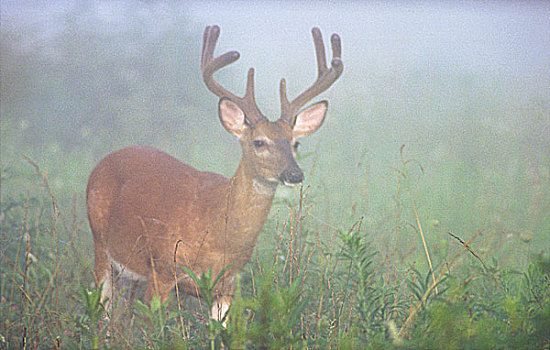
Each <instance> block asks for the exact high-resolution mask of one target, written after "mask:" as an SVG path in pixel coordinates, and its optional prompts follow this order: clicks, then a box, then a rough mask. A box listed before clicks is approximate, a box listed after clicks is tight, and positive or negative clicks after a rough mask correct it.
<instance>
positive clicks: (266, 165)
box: [201, 26, 344, 186]
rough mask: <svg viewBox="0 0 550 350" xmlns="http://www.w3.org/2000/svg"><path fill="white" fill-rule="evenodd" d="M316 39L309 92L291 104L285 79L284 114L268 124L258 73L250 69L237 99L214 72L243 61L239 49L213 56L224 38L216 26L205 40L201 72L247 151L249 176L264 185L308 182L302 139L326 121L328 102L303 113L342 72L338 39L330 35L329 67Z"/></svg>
mask: <svg viewBox="0 0 550 350" xmlns="http://www.w3.org/2000/svg"><path fill="white" fill-rule="evenodd" d="M312 33H313V41H314V44H315V51H316V55H317V69H318V77H317V80H316V81H315V82H314V83H313V85H311V86H310V87H309V88H308V89H306V90H305V91H304V92H302V93H301V94H300V95H298V96H297V97H296V98H295V99H294V100H292V101H289V100H288V99H287V96H286V81H285V79H281V83H280V95H281V116H280V118H279V119H277V120H276V121H269V119H268V118H266V117H265V116H264V115H263V114H262V112H261V111H260V109H259V108H258V106H257V104H256V101H255V99H254V69H253V68H250V70H249V71H248V79H247V83H246V93H245V95H244V96H243V97H238V96H236V95H235V94H233V93H232V92H230V91H228V90H227V89H225V88H224V87H222V86H221V85H220V84H219V83H218V82H216V81H215V80H214V78H213V74H214V72H216V71H217V70H219V69H221V68H222V67H225V66H227V65H229V64H231V63H233V62H235V61H236V60H237V59H238V58H239V53H238V52H237V51H230V52H226V53H225V54H222V55H220V56H218V57H215V58H214V49H215V47H216V43H217V40H218V38H219V35H220V28H219V27H218V26H211V27H207V28H206V29H205V31H204V36H203V51H202V60H201V69H202V74H203V79H204V82H205V84H206V86H207V87H208V89H210V91H212V92H213V93H214V94H216V95H217V96H219V97H220V102H219V117H220V121H221V123H222V125H223V126H224V128H225V129H226V130H227V131H228V132H229V133H231V134H233V135H235V136H236V137H237V138H238V139H239V141H240V144H241V147H242V151H243V159H242V162H243V164H244V165H245V168H246V171H247V172H248V174H247V175H248V176H250V177H252V178H253V179H254V180H256V181H259V182H261V183H263V184H265V185H270V186H276V185H277V184H279V183H282V184H285V185H288V186H293V185H296V184H299V183H301V182H302V181H303V179H304V174H303V172H302V170H301V169H300V167H299V166H298V164H297V163H296V158H295V157H296V150H297V148H298V145H299V142H298V139H300V138H301V137H304V136H308V135H311V134H313V133H314V132H316V131H317V130H318V129H319V128H320V127H321V125H322V124H323V121H324V119H325V115H326V112H327V107H328V102H327V101H320V102H317V103H314V104H312V105H310V106H309V107H307V108H304V109H303V110H300V109H301V108H302V107H303V106H304V105H305V104H306V103H307V102H309V101H310V100H311V99H313V98H314V97H316V96H317V95H319V94H320V93H322V92H323V91H325V90H326V89H328V88H329V87H330V86H331V85H332V84H333V83H334V82H335V81H336V79H338V77H339V76H340V75H341V74H342V71H343V68H344V66H343V63H342V61H341V44H340V37H339V36H338V35H336V34H333V35H332V37H331V42H332V53H333V58H332V62H331V67H330V69H329V68H327V64H326V56H325V48H324V44H323V39H322V36H321V32H320V30H319V29H318V28H313V30H312Z"/></svg>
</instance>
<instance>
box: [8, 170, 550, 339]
mask: <svg viewBox="0 0 550 350" xmlns="http://www.w3.org/2000/svg"><path fill="white" fill-rule="evenodd" d="M27 166H28V170H32V171H34V172H35V175H34V176H30V177H29V182H28V186H29V188H37V187H40V188H41V190H40V191H37V194H36V195H34V196H31V195H30V190H29V191H27V194H26V196H22V197H19V198H15V197H8V198H6V199H4V200H3V201H2V212H1V219H2V241H3V242H5V244H4V245H3V246H4V247H5V248H3V250H2V265H1V266H2V282H1V285H0V287H1V288H0V290H1V292H0V294H1V297H2V300H1V303H0V316H1V318H2V320H3V321H2V323H1V325H0V335H1V338H0V341H1V342H0V344H1V345H2V347H3V348H14V347H27V348H38V347H48V348H67V347H69V348H136V347H138V348H213V349H214V348H219V347H221V346H222V344H223V345H224V346H225V347H227V348H234V349H240V348H250V349H253V348H293V349H300V348H331V347H332V348H394V347H397V348H400V347H405V348H439V347H441V346H442V344H445V347H446V348H456V349H458V348H472V349H474V348H510V349H512V348H517V347H522V348H532V349H540V348H544V347H545V346H546V347H547V346H548V345H549V344H550V343H549V341H550V337H549V334H548V329H550V327H549V320H550V307H549V305H550V261H549V259H548V255H547V253H543V254H540V255H539V254H531V255H530V256H529V257H527V258H526V259H525V262H524V263H521V264H519V265H518V264H516V263H513V264H509V263H507V262H506V261H504V262H503V261H502V260H505V259H502V260H501V259H499V258H498V256H503V253H504V252H506V251H509V250H510V249H515V248H516V247H521V245H524V246H525V247H529V246H530V244H531V242H532V241H531V240H530V239H529V237H525V236H519V235H518V236H517V237H516V236H513V235H512V237H509V238H508V239H515V240H517V241H518V242H517V243H515V244H510V243H511V242H510V241H509V240H508V241H502V240H501V239H498V238H497V237H496V236H497V235H498V233H494V232H493V233H491V232H482V231H478V232H475V233H470V234H468V233H456V232H455V233H450V232H449V233H448V234H446V235H445V236H446V238H442V237H439V239H440V240H444V241H445V242H446V243H445V244H446V247H445V249H434V248H433V247H434V244H432V241H433V240H434V238H435V236H433V235H432V236H427V237H425V242H426V245H427V247H428V248H429V250H430V252H431V255H432V260H433V270H432V269H431V268H430V267H429V264H427V263H423V262H422V261H425V260H426V256H425V255H424V257H423V256H422V255H423V254H422V252H423V249H417V250H415V249H413V250H407V249H402V247H401V246H397V245H392V244H387V245H380V244H373V239H378V237H377V236H376V235H373V234H372V232H369V230H370V229H368V228H367V227H366V226H367V225H365V217H363V216H359V217H357V218H356V219H354V220H349V221H343V222H342V224H343V226H348V228H347V229H345V230H342V229H339V228H336V227H330V226H326V225H323V224H322V223H319V220H318V218H317V217H311V216H310V212H312V211H313V209H314V208H315V207H316V206H318V205H320V204H319V201H320V200H321V197H316V195H315V193H314V191H312V190H311V188H310V187H307V186H303V187H302V188H300V189H299V190H298V191H297V192H295V193H294V194H295V197H290V198H289V197H285V198H281V199H279V200H278V202H277V203H276V206H275V208H274V215H272V216H271V219H270V222H269V223H268V224H267V225H266V229H265V230H264V232H263V239H262V241H261V242H260V243H259V245H258V247H257V249H256V253H255V254H254V256H253V258H252V260H251V262H250V263H249V264H248V265H247V267H246V268H245V270H244V271H243V272H242V274H241V275H240V277H239V282H238V287H237V291H236V295H235V296H234V303H233V306H232V308H231V310H230V312H229V315H228V326H227V328H224V327H223V326H222V325H221V323H218V322H217V321H214V320H211V319H209V315H208V310H210V307H211V304H212V300H211V299H208V298H206V299H203V300H199V301H198V302H197V300H195V299H193V298H189V297H186V296H180V300H178V301H177V305H176V300H174V299H175V298H171V299H169V301H168V302H167V303H166V304H162V303H161V302H160V301H159V300H154V301H153V302H152V303H151V305H145V304H143V303H141V302H140V301H139V298H138V300H133V299H132V300H131V301H129V303H130V304H128V301H124V300H123V299H121V300H118V301H115V302H114V303H113V305H114V306H113V308H114V309H115V311H116V312H114V313H113V315H112V317H111V318H110V319H109V320H107V319H104V318H103V317H102V316H101V315H102V313H103V309H102V305H101V304H100V303H99V299H98V296H99V290H98V287H97V286H94V285H93V282H92V281H93V278H92V266H91V265H92V264H91V261H92V245H91V242H90V239H89V235H90V233H89V229H88V227H87V226H86V225H85V220H84V218H83V217H82V211H81V210H78V209H77V208H74V207H72V206H76V205H77V204H75V203H72V204H71V203H70V202H69V203H63V204H60V203H59V202H58V201H57V199H56V195H55V191H53V190H52V189H51V187H50V185H49V182H48V177H47V175H46V174H45V173H43V172H42V170H41V169H40V168H39V167H38V166H37V165H36V164H35V163H34V162H33V161H31V160H27ZM416 168H417V166H415V165H414V164H413V163H412V162H402V163H401V164H400V165H399V167H398V169H397V170H398V171H396V174H397V176H398V178H401V179H402V180H403V178H404V177H405V176H408V175H407V174H410V172H411V171H413V169H416ZM9 181H10V178H9V177H6V178H5V180H4V182H3V184H4V185H5V184H6V183H9ZM407 181H419V180H413V179H412V178H408V179H407ZM398 184H400V185H399V186H398V189H397V193H398V195H399V196H402V195H405V194H407V195H408V196H410V197H411V198H414V201H410V200H401V199H398V202H399V206H398V211H397V212H395V213H394V215H393V218H392V217H391V216H389V217H388V218H387V220H389V221H390V222H393V223H394V225H395V227H394V228H393V231H394V232H399V234H400V235H404V234H407V235H409V237H408V238H407V240H409V241H411V242H412V241H420V240H421V238H420V237H419V236H417V234H418V233H419V229H418V226H416V225H415V222H416V221H417V220H418V221H425V219H424V218H423V217H422V216H420V215H419V214H418V212H417V213H416V214H413V216H412V217H413V219H414V220H413V222H412V223H405V222H404V221H403V218H400V216H401V215H403V212H406V211H410V212H412V213H414V212H415V210H414V209H415V208H414V204H412V203H417V204H421V203H422V201H423V200H422V199H421V198H417V197H415V194H414V191H410V190H409V189H410V188H409V189H407V188H401V187H400V186H401V184H403V182H402V181H399V182H398ZM408 186H414V183H409V184H408ZM407 203H408V204H407ZM324 231H328V232H329V233H330V234H329V235H327V234H326V233H325V232H324ZM484 236H487V237H486V238H485V239H481V238H482V237H484ZM415 246H418V245H415ZM377 247H378V248H381V249H378V248H377ZM534 249H535V248H531V250H534ZM497 252H500V253H501V254H496V253H497ZM214 277H215V276H210V275H209V274H204V275H203V276H194V279H195V281H196V282H197V285H198V288H202V289H204V291H203V292H205V293H207V290H208V289H209V288H210V289H211V288H213V286H212V284H211V283H215V280H214ZM209 286H210V287H209ZM174 294H175V293H174ZM209 300H210V301H209ZM201 304H204V305H203V306H202V305H201ZM125 305H126V306H125ZM128 306H130V307H128Z"/></svg>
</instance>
